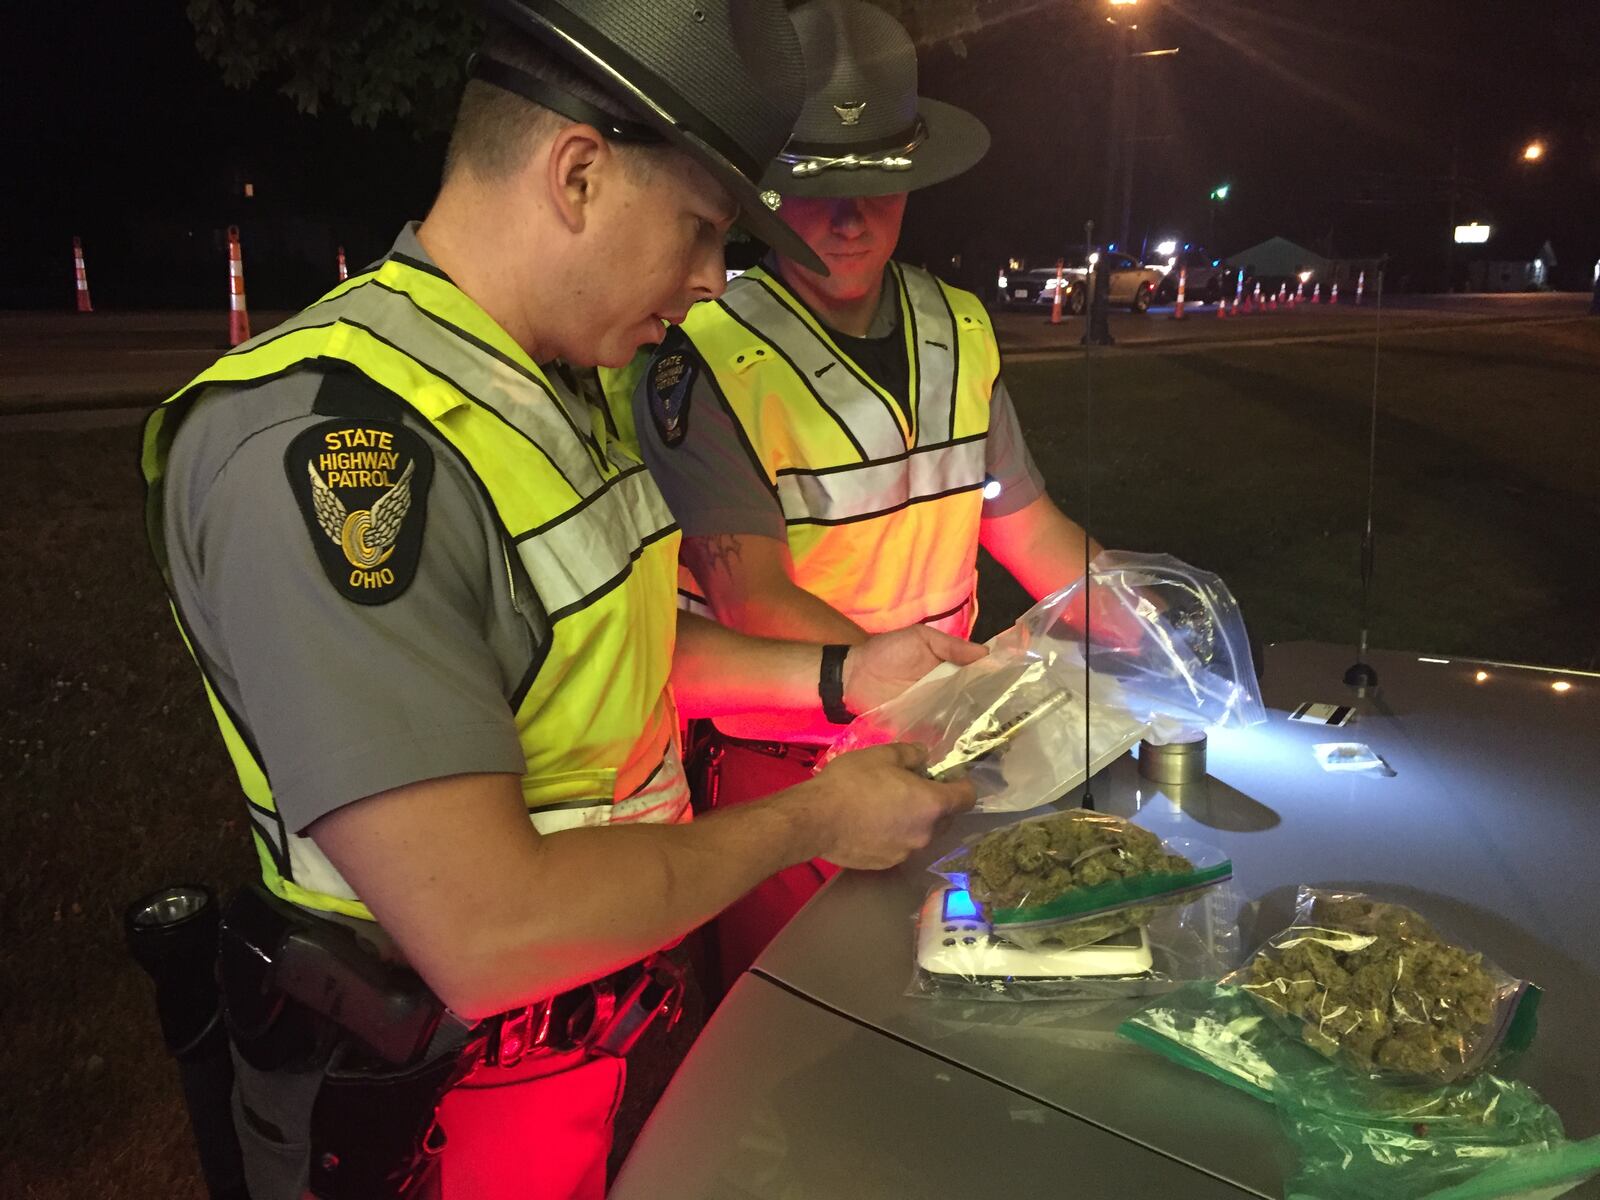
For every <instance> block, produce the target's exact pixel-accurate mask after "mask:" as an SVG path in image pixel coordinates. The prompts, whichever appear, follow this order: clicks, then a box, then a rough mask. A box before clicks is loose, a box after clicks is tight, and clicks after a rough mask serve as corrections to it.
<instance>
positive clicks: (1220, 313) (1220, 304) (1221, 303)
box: [1217, 296, 1228, 321]
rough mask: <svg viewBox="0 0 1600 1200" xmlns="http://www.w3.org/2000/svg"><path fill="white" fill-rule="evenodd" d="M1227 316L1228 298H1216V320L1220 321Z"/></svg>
mask: <svg viewBox="0 0 1600 1200" xmlns="http://www.w3.org/2000/svg"><path fill="white" fill-rule="evenodd" d="M1227 315H1228V297H1227V296H1218V297H1217V320H1219V321H1221V320H1223V319H1224V318H1226V317H1227Z"/></svg>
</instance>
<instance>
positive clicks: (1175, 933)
mask: <svg viewBox="0 0 1600 1200" xmlns="http://www.w3.org/2000/svg"><path fill="white" fill-rule="evenodd" d="M1242 907H1243V900H1242V898H1241V896H1240V895H1239V893H1238V892H1237V891H1235V890H1234V889H1233V887H1232V886H1231V885H1229V884H1226V883H1224V884H1220V885H1218V886H1217V887H1215V888H1212V889H1211V890H1209V891H1207V892H1206V893H1204V894H1203V895H1202V896H1201V897H1200V898H1199V899H1197V900H1193V901H1191V902H1190V903H1188V904H1185V905H1182V906H1178V907H1172V908H1167V909H1163V910H1162V911H1161V912H1159V913H1157V914H1156V915H1155V917H1154V918H1153V919H1152V920H1151V921H1150V923H1149V924H1148V925H1146V926H1144V927H1143V930H1142V935H1143V936H1142V938H1141V937H1138V936H1131V937H1126V938H1119V939H1116V941H1117V943H1118V944H1117V946H1116V948H1115V949H1116V950H1117V951H1118V952H1120V953H1121V955H1122V959H1123V962H1124V963H1125V966H1124V967H1123V968H1122V969H1116V963H1117V959H1116V958H1114V957H1108V956H1107V955H1105V954H1104V953H1103V952H1100V953H1098V954H1091V955H1090V956H1088V963H1089V964H1091V965H1092V969H1093V970H1094V971H1095V973H1094V974H1083V973H1079V972H1081V971H1082V970H1083V968H1084V965H1085V962H1084V956H1083V955H1082V953H1081V951H1080V952H1079V953H1077V954H1073V955H1065V954H1051V955H1048V956H1045V957H1043V958H1037V957H1036V956H1028V957H1029V958H1030V959H1034V960H1033V961H1027V962H1025V963H1019V962H1018V961H1017V959H1016V958H1015V957H1013V956H1011V955H1007V954H1005V953H999V954H997V953H996V952H995V951H996V949H997V948H1001V949H1003V945H1002V946H1001V947H997V946H996V945H995V944H994V943H993V942H992V940H991V939H989V938H985V937H982V936H980V937H979V938H978V939H977V940H976V941H975V942H974V943H973V944H972V945H967V944H965V939H964V938H958V939H951V941H952V943H953V944H951V945H949V946H947V947H945V946H941V947H939V951H938V954H937V957H936V958H933V959H931V960H930V959H928V958H925V957H924V956H923V955H921V954H920V953H919V956H918V961H917V964H916V966H915V968H914V970H913V972H912V977H911V983H910V985H909V986H908V987H907V988H906V995H908V996H918V997H924V998H929V999H936V1000H981V1001H994V1000H1000V1001H1019V1000H1021V1001H1033V1000H1050V1001H1058V1002H1068V1001H1072V1002H1080V1008H1079V1012H1080V1015H1084V1016H1087V1015H1090V1014H1092V1013H1093V1012H1097V1011H1099V1009H1100V1008H1102V1007H1104V1004H1103V1003H1102V1004H1092V1003H1083V1002H1093V1001H1102V1002H1111V1001H1116V1000H1127V999H1131V998H1139V997H1144V996H1155V995H1160V994H1162V993H1165V992H1169V991H1171V990H1173V989H1174V988H1178V987H1181V986H1183V985H1185V984H1187V983H1188V982H1190V981H1193V980H1209V979H1215V978H1216V977H1217V976H1218V975H1222V974H1226V973H1227V972H1229V971H1231V970H1233V969H1234V968H1235V967H1236V966H1238V965H1239V961H1240V959H1241V956H1242V946H1241V941H1240V937H1239V923H1238V915H1239V911H1240V909H1241V908H1242ZM920 932H921V931H920V930H919V934H920ZM921 941H922V939H921V938H920V937H919V951H920V949H921ZM1095 949H1096V948H1095V947H1091V950H1095ZM1074 964H1077V965H1074ZM1054 1007H1055V1008H1056V1009H1057V1010H1058V1011H1063V1010H1065V1009H1067V1008H1068V1007H1069V1006H1068V1005H1067V1004H1065V1003H1058V1004H1057V1005H1055V1006H1054Z"/></svg>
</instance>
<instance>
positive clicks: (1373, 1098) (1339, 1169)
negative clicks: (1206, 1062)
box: [1277, 1066, 1600, 1200]
mask: <svg viewBox="0 0 1600 1200" xmlns="http://www.w3.org/2000/svg"><path fill="white" fill-rule="evenodd" d="M1277 1101H1278V1115H1279V1118H1280V1120H1281V1122H1282V1125H1283V1128H1284V1131H1285V1132H1286V1133H1287V1134H1288V1135H1289V1138H1290V1140H1291V1141H1293V1142H1294V1144H1295V1146H1296V1148H1297V1150H1298V1151H1299V1164H1298V1167H1297V1169H1296V1171H1295V1173H1294V1175H1293V1177H1292V1178H1291V1179H1290V1180H1289V1186H1288V1188H1287V1189H1286V1190H1287V1191H1288V1193H1289V1195H1290V1196H1303V1197H1308V1198H1309V1197H1316V1200H1368V1198H1369V1197H1373V1196H1385V1197H1394V1198H1395V1200H1423V1198H1424V1197H1432V1196H1437V1195H1438V1194H1439V1193H1440V1191H1441V1190H1446V1189H1447V1190H1448V1191H1449V1192H1450V1193H1451V1194H1457V1190H1458V1188H1460V1189H1465V1190H1464V1191H1461V1192H1460V1193H1459V1194H1462V1195H1471V1196H1481V1197H1504V1196H1512V1195H1516V1194H1518V1193H1520V1192H1523V1191H1524V1190H1525V1188H1526V1187H1527V1186H1528V1185H1529V1184H1530V1183H1532V1182H1533V1181H1535V1180H1546V1179H1549V1178H1551V1176H1552V1175H1556V1176H1559V1175H1561V1174H1564V1173H1566V1172H1567V1171H1569V1170H1570V1168H1571V1166H1572V1163H1571V1162H1570V1161H1567V1160H1568V1158H1569V1156H1570V1154H1571V1145H1572V1144H1571V1143H1568V1142H1567V1141H1566V1138H1565V1134H1564V1133H1563V1130H1562V1127H1561V1118H1560V1117H1559V1116H1558V1115H1557V1114H1556V1111H1555V1110H1554V1109H1553V1108H1551V1107H1550V1106H1549V1105H1548V1104H1546V1103H1544V1101H1543V1100H1541V1099H1540V1098H1539V1095H1538V1093H1536V1092H1535V1091H1534V1090H1533V1089H1532V1088H1530V1087H1528V1086H1527V1085H1526V1084H1523V1083H1517V1082H1514V1081H1511V1080H1506V1079H1501V1078H1499V1077H1498V1076H1495V1075H1492V1074H1487V1073H1486V1074H1482V1075H1478V1076H1477V1077H1476V1078H1474V1079H1471V1080H1468V1081H1464V1082H1462V1083H1456V1084H1446V1085H1444V1086H1442V1087H1432V1088H1429V1087H1397V1086H1385V1085H1383V1084H1380V1083H1375V1082H1373V1081H1371V1080H1368V1079H1362V1078H1359V1077H1356V1076H1353V1075H1352V1074H1351V1073H1350V1072H1348V1071H1344V1070H1342V1069H1340V1068H1337V1067H1327V1066H1324V1067H1323V1068H1322V1069H1321V1070H1320V1071H1314V1072H1311V1073H1309V1074H1308V1075H1306V1076H1305V1077H1303V1078H1297V1079H1295V1080H1294V1081H1293V1086H1290V1087H1286V1088H1284V1089H1282V1093H1281V1094H1280V1095H1279V1096H1278V1098H1277ZM1596 1150H1600V1146H1597V1147H1593V1148H1591V1149H1590V1151H1589V1153H1588V1159H1589V1162H1590V1164H1591V1167H1593V1168H1600V1155H1597V1154H1596V1153H1595V1151H1596Z"/></svg>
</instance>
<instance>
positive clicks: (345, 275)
mask: <svg viewBox="0 0 1600 1200" xmlns="http://www.w3.org/2000/svg"><path fill="white" fill-rule="evenodd" d="M349 278H350V268H348V267H347V266H345V263H344V247H343V246H340V247H339V282H340V283H343V282H344V281H345V280H346V279H349Z"/></svg>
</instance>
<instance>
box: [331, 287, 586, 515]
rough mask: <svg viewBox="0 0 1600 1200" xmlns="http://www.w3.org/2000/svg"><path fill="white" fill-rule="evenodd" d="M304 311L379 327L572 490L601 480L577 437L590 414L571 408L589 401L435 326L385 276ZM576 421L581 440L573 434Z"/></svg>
mask: <svg viewBox="0 0 1600 1200" xmlns="http://www.w3.org/2000/svg"><path fill="white" fill-rule="evenodd" d="M301 315H302V316H303V317H315V318H316V320H314V321H313V322H312V323H313V324H319V325H320V324H327V323H328V322H329V321H330V320H331V319H333V318H334V317H339V318H342V319H345V320H349V321H353V322H355V323H357V324H359V325H363V326H366V327H368V328H369V329H373V330H381V331H382V336H383V338H384V339H385V340H386V341H389V342H392V343H394V344H395V345H396V346H397V347H398V348H399V349H400V350H401V352H402V353H404V354H406V355H408V356H409V357H411V358H414V359H415V360H416V361H417V362H419V363H421V364H422V365H423V366H424V367H426V368H427V369H428V370H430V371H432V372H433V373H434V374H436V375H439V376H441V377H443V378H444V379H446V380H448V381H449V382H451V383H453V384H455V385H456V386H457V387H458V388H460V389H461V390H462V391H463V392H464V393H466V395H467V396H468V397H470V398H471V399H473V400H476V401H478V402H479V403H481V404H486V405H488V406H489V407H490V408H492V409H494V410H495V411H496V412H498V413H499V414H500V415H501V416H502V417H504V418H505V419H506V420H507V421H508V422H510V423H511V424H512V425H513V426H515V427H516V428H517V429H518V430H520V431H521V432H522V433H523V434H525V435H526V436H527V437H528V438H529V439H531V440H532V441H533V442H534V443H535V444H536V445H537V446H538V447H539V449H540V450H541V451H543V452H544V454H545V455H546V456H547V457H548V458H549V459H550V460H551V461H552V462H553V463H555V466H556V468H557V469H558V470H559V471H560V472H561V474H562V475H563V476H565V477H566V479H567V482H569V483H570V484H572V486H573V487H574V488H575V489H576V490H578V491H580V492H584V491H588V490H590V488H592V487H593V486H596V485H598V484H599V483H600V482H601V481H602V480H603V479H604V478H605V477H604V476H603V475H602V474H601V472H600V469H599V468H598V467H597V466H596V465H595V463H594V460H593V459H592V458H590V456H589V454H588V451H587V450H586V449H585V448H584V443H583V441H582V440H581V438H584V437H589V436H592V434H593V428H592V426H591V425H590V424H589V423H588V417H587V414H586V413H585V412H583V411H575V410H582V409H584V408H585V407H586V406H583V405H574V406H573V407H571V408H569V407H567V406H566V405H564V404H563V403H562V400H561V399H560V398H559V397H558V394H557V388H556V386H555V385H554V384H552V383H551V382H550V381H549V380H547V379H545V378H543V377H542V376H541V375H539V374H533V375H531V376H530V375H529V374H527V373H525V372H524V371H522V370H518V369H517V368H515V367H513V366H511V365H510V364H508V363H505V362H502V361H501V360H500V359H498V358H496V357H495V356H494V355H493V354H492V353H490V352H489V351H487V350H482V349H479V348H478V347H477V346H474V345H472V344H471V343H470V342H468V341H466V340H465V338H464V337H463V334H465V333H466V331H465V330H459V331H458V330H457V329H456V327H454V326H450V327H446V326H445V325H443V324H440V321H441V320H443V319H444V318H442V317H440V318H436V317H433V316H430V315H428V314H427V313H426V312H424V311H423V310H422V309H421V308H420V307H419V306H418V305H417V303H416V302H415V301H413V300H412V299H411V298H410V297H409V296H406V295H404V294H403V293H400V292H397V291H394V290H392V289H391V288H390V287H388V286H386V285H385V284H384V283H383V282H382V281H380V280H374V281H372V282H370V283H368V284H365V285H363V286H358V287H355V288H352V289H351V290H350V291H348V292H346V293H345V294H344V295H342V296H340V297H338V298H337V299H334V300H330V301H328V302H327V303H325V304H319V305H317V306H316V307H315V308H312V309H308V310H307V311H306V312H305V313H303V314H301ZM467 336H471V335H470V334H468V335H467ZM530 384H531V385H532V386H530ZM541 392H542V393H543V394H542V395H541V394H540V393H541ZM574 425H576V426H577V430H578V434H579V435H580V436H578V437H575V436H573V426H574Z"/></svg>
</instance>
